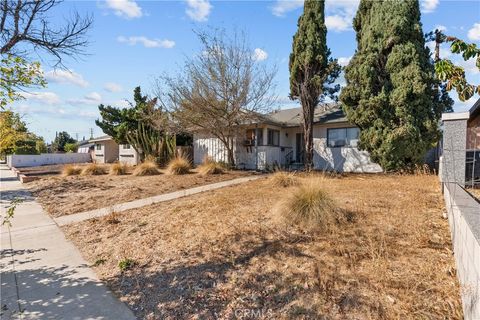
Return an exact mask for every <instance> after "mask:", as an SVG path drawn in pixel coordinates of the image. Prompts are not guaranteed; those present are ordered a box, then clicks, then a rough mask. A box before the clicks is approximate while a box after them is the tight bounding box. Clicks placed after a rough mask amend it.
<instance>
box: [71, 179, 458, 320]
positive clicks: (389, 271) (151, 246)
mask: <svg viewBox="0 0 480 320" xmlns="http://www.w3.org/2000/svg"><path fill="white" fill-rule="evenodd" d="M188 176H192V175H187V176H184V177H188ZM221 176H222V175H220V176H219V177H221ZM184 177H182V178H184ZM323 179H325V183H324V185H323V188H324V190H325V192H327V193H328V194H330V195H331V197H332V198H333V200H334V201H335V202H336V203H337V204H338V206H339V207H340V208H341V209H343V210H346V211H351V212H355V213H356V214H357V215H359V216H360V217H361V218H360V219H357V221H355V223H347V224H345V225H342V226H341V227H339V228H337V230H335V232H334V233H322V234H316V235H312V234H305V233H303V232H299V230H298V229H297V228H294V227H290V226H288V225H285V224H283V223H278V221H277V219H276V214H275V211H274V210H273V208H274V207H275V206H276V205H277V204H278V203H279V202H281V201H282V199H284V198H285V197H286V196H287V195H288V194H289V193H291V192H292V189H291V188H287V189H283V188H282V189H278V188H272V187H271V181H269V180H268V179H265V180H257V181H253V182H249V183H246V184H243V185H239V186H234V187H228V188H224V189H220V190H216V191H213V192H208V193H205V194H198V195H194V196H190V197H187V198H183V199H177V200H175V201H172V202H168V203H161V204H156V205H152V206H149V207H145V208H142V209H137V210H130V211H126V212H123V213H122V214H120V215H119V216H117V219H118V220H119V223H116V224H111V223H108V222H107V221H105V220H104V219H96V220H90V221H85V222H82V223H79V224H75V225H71V226H68V227H66V228H65V229H64V230H65V232H66V234H67V236H68V237H69V238H70V239H72V240H73V241H74V242H75V244H76V245H77V247H78V248H79V249H80V250H81V251H82V254H83V256H84V257H85V258H86V259H87V260H88V261H89V263H91V264H94V263H95V262H96V261H98V260H99V259H102V261H105V262H104V263H102V264H98V265H96V266H94V269H95V271H96V273H97V274H98V275H99V276H100V277H101V278H102V279H103V280H104V281H105V282H106V283H107V284H108V285H109V286H110V287H111V288H112V289H113V290H114V291H115V292H116V293H117V294H118V295H119V296H121V299H122V300H123V301H125V302H126V303H128V304H129V305H130V306H131V307H132V310H134V311H135V313H136V315H137V316H138V317H139V318H144V319H193V318H204V319H210V318H215V319H231V318H240V316H238V315H239V312H244V310H247V312H249V310H250V312H256V314H258V313H259V314H261V316H257V317H256V318H259V319H293V318H300V319H322V318H324V319H461V318H462V309H461V304H460V295H459V291H460V289H459V286H458V282H457V278H456V274H455V264H454V260H453V255H452V251H451V242H450V235H449V229H448V223H447V221H446V220H444V219H443V218H442V210H443V200H442V197H441V194H440V190H439V185H438V180H437V178H436V177H435V176H428V175H422V176H410V175H400V176H390V175H342V176H332V177H324V178H323ZM125 257H128V258H129V259H132V260H133V261H135V262H136V263H135V266H133V267H132V268H131V269H129V270H126V271H124V272H122V271H120V270H119V268H118V264H119V262H120V261H122V259H124V258H125ZM251 310H253V311H251ZM253 317H254V316H250V317H249V316H244V318H253Z"/></svg>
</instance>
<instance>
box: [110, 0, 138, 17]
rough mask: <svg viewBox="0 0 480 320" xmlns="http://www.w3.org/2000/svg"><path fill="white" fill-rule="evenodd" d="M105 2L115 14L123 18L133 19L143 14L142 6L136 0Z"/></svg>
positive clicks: (111, 0)
mask: <svg viewBox="0 0 480 320" xmlns="http://www.w3.org/2000/svg"><path fill="white" fill-rule="evenodd" d="M105 4H106V6H107V8H109V9H112V10H113V12H114V13H115V15H117V16H119V17H122V18H126V19H133V18H140V17H141V16H143V12H142V8H141V7H140V6H139V5H138V4H137V3H136V2H135V0H106V2H105Z"/></svg>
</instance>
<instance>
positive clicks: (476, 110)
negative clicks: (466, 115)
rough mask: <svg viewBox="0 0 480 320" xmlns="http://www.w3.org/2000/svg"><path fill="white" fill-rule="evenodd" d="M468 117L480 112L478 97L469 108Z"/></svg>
mask: <svg viewBox="0 0 480 320" xmlns="http://www.w3.org/2000/svg"><path fill="white" fill-rule="evenodd" d="M469 112H470V119H471V118H473V117H475V116H477V115H478V114H480V99H478V100H477V101H476V102H475V103H474V104H473V106H472V107H471V108H470V110H469Z"/></svg>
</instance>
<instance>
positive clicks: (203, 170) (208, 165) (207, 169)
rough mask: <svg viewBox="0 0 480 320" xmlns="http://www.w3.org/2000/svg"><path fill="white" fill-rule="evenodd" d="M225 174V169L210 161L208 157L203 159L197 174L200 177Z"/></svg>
mask: <svg viewBox="0 0 480 320" xmlns="http://www.w3.org/2000/svg"><path fill="white" fill-rule="evenodd" d="M224 172H225V167H224V166H223V165H222V164H220V163H218V162H217V161H214V160H212V159H210V158H209V157H205V158H204V159H203V162H202V164H201V165H199V166H198V173H199V174H200V175H202V176H206V175H210V174H222V173H224Z"/></svg>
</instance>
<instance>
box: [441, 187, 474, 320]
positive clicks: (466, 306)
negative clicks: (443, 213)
mask: <svg viewBox="0 0 480 320" xmlns="http://www.w3.org/2000/svg"><path fill="white" fill-rule="evenodd" d="M444 198H445V204H446V208H447V212H448V222H449V224H450V232H451V234H452V242H453V250H454V255H455V262H456V266H457V276H458V279H459V281H460V286H461V296H462V305H463V313H464V319H466V320H474V319H476V320H477V319H480V203H478V202H476V201H475V200H474V199H473V197H471V196H470V195H469V194H468V193H467V192H466V191H465V190H463V188H461V187H460V186H459V185H458V184H456V183H445V184H444Z"/></svg>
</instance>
